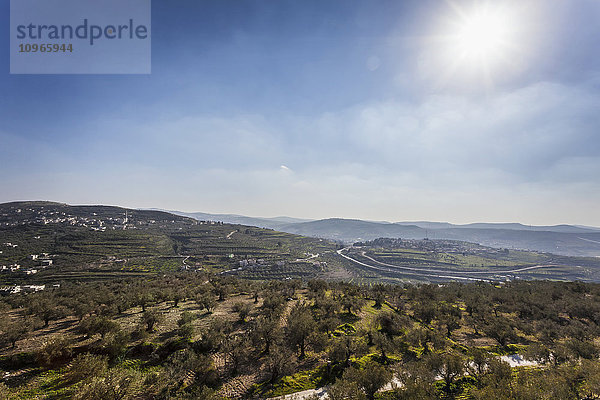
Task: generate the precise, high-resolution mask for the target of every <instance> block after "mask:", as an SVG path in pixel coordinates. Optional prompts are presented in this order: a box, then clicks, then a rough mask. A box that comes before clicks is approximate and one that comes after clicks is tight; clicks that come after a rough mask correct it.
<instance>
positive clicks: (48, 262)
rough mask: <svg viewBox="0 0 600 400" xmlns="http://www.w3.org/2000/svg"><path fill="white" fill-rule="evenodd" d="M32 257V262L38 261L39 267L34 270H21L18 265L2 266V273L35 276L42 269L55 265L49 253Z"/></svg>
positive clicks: (33, 268)
mask: <svg viewBox="0 0 600 400" xmlns="http://www.w3.org/2000/svg"><path fill="white" fill-rule="evenodd" d="M15 246H16V245H15ZM30 257H31V260H32V261H36V263H38V264H39V265H38V266H36V267H32V268H21V265H20V264H17V263H14V264H10V265H0V272H6V273H22V274H25V275H33V274H37V273H38V272H39V270H40V269H44V268H48V267H50V266H52V264H53V263H54V260H52V258H51V255H50V254H48V253H42V254H32V255H31V256H30Z"/></svg>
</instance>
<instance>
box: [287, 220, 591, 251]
mask: <svg viewBox="0 0 600 400" xmlns="http://www.w3.org/2000/svg"><path fill="white" fill-rule="evenodd" d="M418 225H421V226H418ZM520 226H522V227H523V228H522V229H519V227H520ZM279 229H280V230H282V231H284V232H289V233H296V234H300V235H305V236H315V237H321V238H326V239H334V240H340V241H343V242H346V243H352V242H356V241H362V240H373V239H376V238H379V237H391V238H403V239H423V238H426V237H428V238H429V239H452V240H461V241H467V242H474V243H479V244H482V245H485V246H491V247H497V248H512V249H525V250H535V251H543V252H549V253H556V254H562V255H572V256H600V231H597V230H592V229H586V228H580V227H575V226H570V225H559V226H552V227H528V226H524V225H520V224H484V223H482V224H470V225H461V226H453V225H451V224H445V223H430V222H428V223H423V222H421V223H420V222H415V223H412V224H411V225H404V223H395V224H390V223H377V222H366V221H360V220H350V219H325V220H320V221H311V222H304V223H297V224H288V225H284V226H281V227H280V228H279Z"/></svg>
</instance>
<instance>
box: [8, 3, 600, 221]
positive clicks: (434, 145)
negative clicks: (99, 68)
mask: <svg viewBox="0 0 600 400" xmlns="http://www.w3.org/2000/svg"><path fill="white" fill-rule="evenodd" d="M492 5H493V7H492ZM486 7H487V8H486ZM494 7H496V8H494ZM497 7H500V8H497ZM483 8H485V9H488V8H489V9H490V10H491V12H493V13H504V14H503V15H505V16H506V17H505V18H504V19H503V20H502V24H505V28H506V30H507V32H508V34H507V36H506V37H505V40H506V42H507V43H505V45H503V46H502V47H500V48H495V47H492V48H491V50H489V52H488V53H486V55H485V59H484V60H483V61H481V60H479V59H477V60H476V59H473V58H469V57H467V58H464V57H460V56H459V55H458V54H457V50H456V46H455V44H456V43H454V42H455V36H456V32H457V29H458V30H460V29H461V28H460V27H461V24H462V23H463V22H462V21H463V19H464V15H467V16H468V15H471V14H472V13H473V12H476V11H477V10H478V9H483ZM473 10H475V11H473ZM0 18H1V20H0V24H1V25H2V26H7V27H8V24H9V1H8V0H0ZM598 20H600V2H598V1H594V0H572V1H568V2H565V1H561V0H544V1H541V0H537V1H536V0H520V1H509V0H506V1H504V0H498V1H494V2H490V3H486V2H485V1H450V0H447V1H443V0H414V1H411V0H406V1H372V0H370V1H366V0H364V1H347V0H344V1H341V0H340V1H326V2H325V1H307V0H302V1H298V0H296V1H283V0H280V1H266V0H265V1H250V0H248V1H242V0H236V1H234V0H213V1H207V0H201V1H197V0H194V1H192V0H189V1H188V0H178V1H176V2H173V1H158V0H154V1H153V4H152V74H151V75H10V74H9V72H8V71H9V60H8V57H2V58H0V63H1V64H0V68H1V69H2V71H1V72H0V143H2V145H1V146H0V158H1V159H2V169H1V170H0V184H1V186H2V190H1V192H0V201H13V200H33V199H44V200H55V201H63V202H68V203H78V204H79V203H87V204H98V203H103V204H117V205H123V206H129V207H160V208H168V209H179V210H186V211H205V212H227V213H240V214H247V215H261V216H275V215H291V216H298V217H310V218H325V217H349V218H364V219H374V220H389V221H399V220H438V221H450V222H459V223H460V222H474V221H497V222H503V221H519V222H523V223H529V224H557V223H575V224H588V225H597V226H600V212H598V206H597V205H598V204H599V202H600V178H598V177H600V113H599V112H598V111H599V110H600V57H599V56H598V51H599V48H600V47H599V43H600V25H598V23H597V21H598ZM5 32H7V29H5ZM484 44H485V43H484ZM8 46H9V40H8V35H6V37H4V38H2V39H0V51H1V52H3V53H4V54H6V55H8ZM482 58H483V57H482Z"/></svg>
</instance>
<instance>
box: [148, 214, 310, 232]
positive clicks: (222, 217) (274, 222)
mask: <svg viewBox="0 0 600 400" xmlns="http://www.w3.org/2000/svg"><path fill="white" fill-rule="evenodd" d="M152 210H156V209H152ZM160 211H165V212H168V213H171V214H176V215H181V216H185V217H191V218H195V219H197V220H198V221H219V222H224V223H226V224H239V225H248V226H256V227H259V228H267V229H275V230H279V229H280V228H281V227H282V226H285V225H288V224H296V223H303V222H309V221H310V220H309V219H301V218H292V217H270V218H269V217H246V216H244V215H237V214H210V213H203V212H184V211H170V210H160Z"/></svg>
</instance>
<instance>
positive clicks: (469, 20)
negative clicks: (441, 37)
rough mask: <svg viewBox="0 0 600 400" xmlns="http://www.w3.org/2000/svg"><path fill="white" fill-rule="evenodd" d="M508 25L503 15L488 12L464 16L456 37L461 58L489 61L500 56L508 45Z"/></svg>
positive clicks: (483, 11)
mask: <svg viewBox="0 0 600 400" xmlns="http://www.w3.org/2000/svg"><path fill="white" fill-rule="evenodd" d="M508 24H509V21H507V20H506V19H505V16H504V15H502V14H498V13H491V12H490V11H489V10H479V11H477V12H474V13H473V14H472V15H466V16H464V17H463V21H462V23H461V24H460V26H459V32H458V35H457V42H458V43H457V44H458V47H459V51H460V52H461V56H463V57H466V58H472V57H477V58H484V59H486V60H489V59H490V58H494V57H496V56H499V55H501V54H498V53H499V52H502V51H504V48H505V47H506V46H507V44H508V43H507V41H508V36H509V35H508V33H509V32H508Z"/></svg>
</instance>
